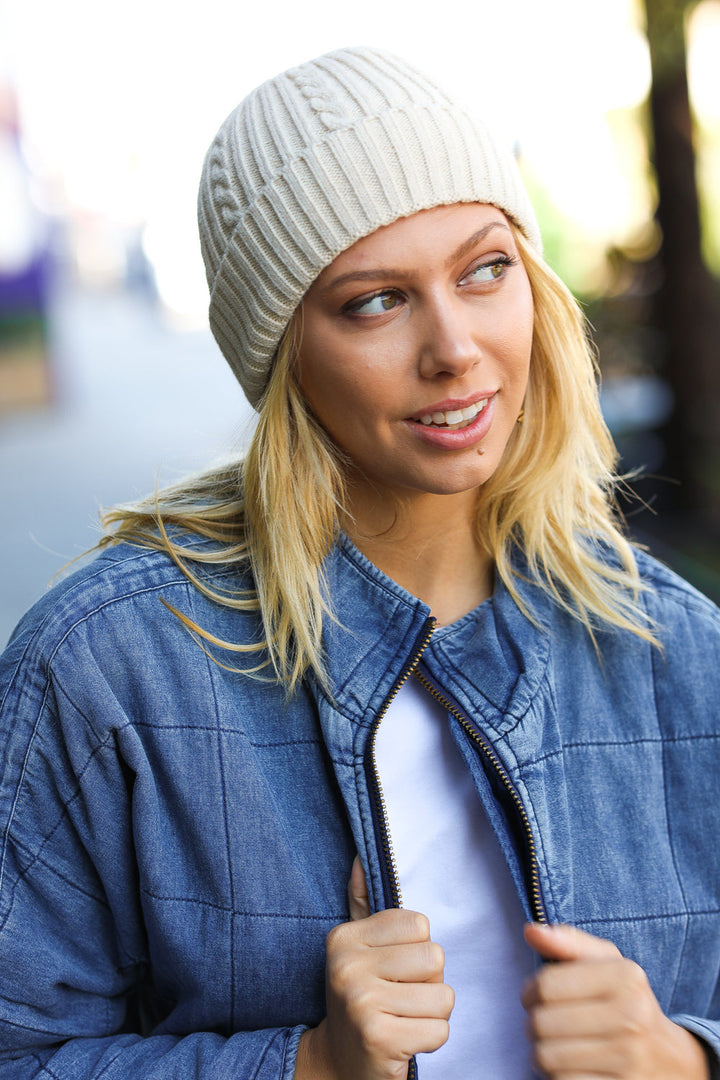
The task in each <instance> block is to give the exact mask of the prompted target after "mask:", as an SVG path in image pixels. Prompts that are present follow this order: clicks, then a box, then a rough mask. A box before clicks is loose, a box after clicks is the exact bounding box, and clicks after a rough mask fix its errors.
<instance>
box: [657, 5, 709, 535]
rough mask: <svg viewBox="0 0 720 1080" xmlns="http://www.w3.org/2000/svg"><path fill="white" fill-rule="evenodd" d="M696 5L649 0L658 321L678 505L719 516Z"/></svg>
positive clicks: (670, 464)
mask: <svg viewBox="0 0 720 1080" xmlns="http://www.w3.org/2000/svg"><path fill="white" fill-rule="evenodd" d="M694 6H695V4H694V3H693V2H692V0H645V12H646V19H647V36H648V41H649V44H650V57H651V64H652V89H651V92H650V109H651V118H652V128H653V136H654V152H653V163H654V166H655V172H656V177H657V187H658V197H659V201H658V206H657V211H656V219H657V221H658V224H659V225H660V229H661V231H662V248H661V251H660V261H661V264H662V285H661V287H660V291H659V293H658V296H657V301H658V303H657V311H656V320H655V321H656V323H657V325H658V328H659V329H660V331H661V333H662V336H663V338H664V341H665V347H666V353H665V358H664V373H665V375H666V377H667V378H668V380H669V382H670V384H671V386H672V389H673V392H674V394H675V401H676V407H675V414H674V416H673V419H672V421H671V422H670V425H669V429H668V431H667V432H666V436H667V449H668V461H667V466H666V472H667V473H668V474H669V475H671V476H673V477H675V478H677V479H678V480H680V482H681V484H680V487H679V488H678V489H677V490H676V493H675V497H674V503H675V509H678V510H695V511H699V512H701V513H704V512H709V514H710V516H711V517H712V518H714V519H715V520H716V521H717V522H718V523H720V419H719V410H720V311H719V310H718V300H717V296H718V293H717V286H716V285H715V283H714V281H713V279H712V277H711V275H710V273H709V271H708V270H707V268H706V267H705V265H704V263H703V258H702V253H701V245H700V215H699V209H698V196H697V187H696V182H695V153H694V147H693V132H692V117H691V112H690V101H689V95H688V83H687V66H686V49H685V29H684V23H685V16H686V14H687V12H688V11H689V10H690V9H691V8H692V7H694Z"/></svg>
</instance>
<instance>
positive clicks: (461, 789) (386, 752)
mask: <svg viewBox="0 0 720 1080" xmlns="http://www.w3.org/2000/svg"><path fill="white" fill-rule="evenodd" d="M449 722H450V721H449V718H448V716H447V713H446V712H445V710H444V709H443V708H442V706H441V705H440V704H439V703H438V702H436V701H435V699H434V698H433V697H431V695H430V694H428V693H427V692H426V691H425V690H423V688H422V687H421V686H420V685H419V684H418V683H417V682H416V680H414V679H412V678H411V679H409V680H408V681H407V682H406V683H405V685H404V686H403V687H402V689H401V690H400V692H399V693H398V694H397V696H396V697H395V699H394V701H393V702H392V704H391V705H390V708H389V709H388V711H387V713H386V715H385V716H384V717H383V720H382V722H381V724H380V727H379V729H378V734H377V740H376V755H377V758H376V760H377V767H378V774H379V777H380V783H381V786H382V790H383V795H384V797H385V804H386V810H387V815H388V824H389V828H390V837H391V841H392V846H393V851H394V855H395V862H396V867H397V871H398V878H399V882H400V889H401V893H402V900H403V907H405V908H408V909H410V910H413V911H421V912H423V914H425V915H427V917H428V919H429V920H430V933H431V936H432V939H433V941H437V942H438V943H439V944H440V945H442V947H443V949H444V950H445V982H446V983H448V985H449V986H451V987H452V988H453V990H454V991H455V1008H454V1010H453V1014H452V1016H451V1018H450V1038H449V1040H448V1042H447V1043H446V1044H445V1046H443V1047H441V1048H440V1049H439V1050H437V1051H436V1052H435V1053H434V1054H421V1055H420V1056H419V1059H418V1071H419V1073H420V1078H421V1080H434V1078H438V1080H449V1078H450V1077H456V1076H463V1077H467V1078H468V1080H528V1078H529V1077H531V1076H532V1075H533V1073H532V1069H531V1066H530V1057H529V1045H528V1042H527V1039H526V1037H525V1031H524V1024H525V1012H524V1010H523V1008H522V1005H521V1004H520V997H519V995H520V989H521V987H522V984H523V982H524V980H525V979H526V978H527V977H528V976H529V975H530V974H531V973H532V971H533V970H534V962H533V954H532V952H531V950H530V949H529V948H528V946H527V945H526V944H525V942H524V940H523V936H522V927H523V923H524V921H525V918H524V914H523V910H522V907H521V905H520V899H519V897H518V895H517V891H516V889H515V885H514V883H513V881H512V878H511V876H510V871H509V870H508V867H507V864H506V862H505V859H504V857H503V855H502V852H501V850H500V846H499V844H498V842H497V839H496V837H495V835H494V833H493V831H492V828H491V826H490V824H489V822H488V821H487V818H486V816H485V813H484V811H483V808H482V805H481V803H480V800H479V798H478V795H477V792H476V790H475V787H474V785H473V782H472V778H471V776H470V772H469V770H468V768H467V766H466V765H465V764H464V762H463V760H462V758H461V756H460V752H459V750H458V748H457V746H456V745H455V742H454V739H453V737H452V734H451V733H450V728H449Z"/></svg>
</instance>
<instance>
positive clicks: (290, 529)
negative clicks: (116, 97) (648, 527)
mask: <svg viewBox="0 0 720 1080" xmlns="http://www.w3.org/2000/svg"><path fill="white" fill-rule="evenodd" d="M200 230H201V237H202V241H203V254H204V257H205V262H206V266H207V271H208V280H209V284H210V289H211V307H210V316H211V325H212V327H213V331H214V333H215V336H216V338H217V340H218V342H219V344H220V346H221V348H222V350H223V352H224V354H225V356H226V358H227V359H228V361H229V362H230V364H231V365H232V367H233V369H234V370H235V372H236V374H237V376H238V378H239V380H240V382H241V383H242V385H243V387H244V389H245V391H246V393H247V395H248V397H249V399H250V400H251V402H252V403H253V404H254V405H256V406H257V408H258V412H259V418H258V426H257V430H256V433H255V436H254V439H253V442H252V445H251V447H250V449H249V452H248V454H247V457H246V459H245V461H244V462H242V463H240V464H237V463H236V464H234V465H231V466H227V467H225V468H221V469H216V470H215V471H213V472H210V473H207V474H204V475H202V476H199V477H196V478H194V479H192V480H189V481H187V482H186V483H184V484H181V485H179V486H178V487H176V488H174V489H170V490H168V491H165V492H162V493H160V495H159V496H157V498H156V499H151V500H148V502H147V503H145V504H143V505H141V506H139V507H134V508H126V509H119V510H116V511H114V512H112V513H111V514H109V515H107V524H108V525H109V526H114V531H112V532H111V533H110V534H109V535H108V538H107V541H106V543H105V545H104V550H103V552H102V553H101V555H100V556H99V557H98V558H97V559H96V560H95V561H94V562H92V563H91V564H90V565H89V566H88V567H86V568H85V569H83V570H81V571H79V572H78V573H76V574H75V575H73V576H72V577H70V578H69V579H68V580H67V581H66V582H64V583H63V584H62V585H60V586H59V587H57V588H56V589H55V590H53V591H52V592H51V593H50V594H48V596H47V597H46V598H45V599H44V600H43V601H42V602H41V603H40V604H39V605H38V606H37V608H36V610H35V611H34V612H32V613H31V614H30V615H29V616H28V617H27V618H26V620H24V621H23V623H21V625H20V627H19V628H18V630H17V632H16V634H15V636H14V638H13V641H12V643H11V645H10V647H9V649H8V652H7V654H6V657H5V659H4V667H3V686H4V690H3V695H4V696H3V731H4V759H5V761H6V766H5V773H4V778H3V785H2V816H3V838H4V846H3V861H2V880H1V881H0V904H1V905H2V906H1V908H0V954H1V955H2V964H0V1003H1V1005H0V1015H1V1017H2V1024H3V1029H2V1030H3V1034H2V1043H1V1044H0V1045H1V1046H2V1051H1V1054H2V1056H0V1061H2V1063H3V1076H7V1077H8V1078H9V1080H12V1078H15V1077H23V1078H26V1077H40V1076H45V1077H54V1078H55V1080H89V1078H91V1077H93V1078H95V1077H101V1076H102V1077H103V1080H113V1078H116V1077H117V1078H122V1080H134V1078H138V1080H139V1078H143V1080H146V1078H152V1080H175V1078H180V1077H182V1078H183V1080H191V1078H193V1077H197V1078H203V1080H204V1078H210V1077H213V1078H225V1077H227V1078H228V1080H229V1078H232V1080H236V1078H238V1077H250V1076H252V1077H256V1078H258V1080H270V1078H279V1077H292V1076H294V1077H296V1078H298V1080H306V1078H309V1077H313V1078H333V1080H334V1078H339V1077H343V1078H344V1077H354V1078H355V1077H357V1078H360V1080H381V1078H382V1080H398V1078H400V1077H403V1078H404V1077H405V1076H406V1075H408V1074H410V1075H418V1074H420V1075H422V1076H423V1077H424V1078H427V1077H433V1076H434V1077H437V1076H442V1077H449V1076H455V1075H466V1076H472V1077H478V1078H483V1077H492V1078H498V1077H500V1078H504V1080H505V1078H506V1080H511V1078H512V1080H520V1078H523V1080H524V1078H527V1077H528V1076H529V1075H530V1073H531V1069H532V1068H533V1066H532V1065H531V1061H534V1063H535V1066H534V1067H536V1068H537V1069H539V1070H542V1073H543V1075H545V1076H548V1077H551V1078H558V1080H560V1078H564V1080H569V1078H579V1077H583V1078H586V1077H600V1076H602V1077H607V1076H612V1077H619V1078H625V1080H630V1078H633V1080H637V1078H640V1077H643V1078H650V1077H652V1078H653V1080H662V1078H663V1077H665V1078H670V1077H673V1078H679V1077H686V1078H701V1077H702V1078H707V1077H710V1076H711V1075H715V1072H716V1071H717V1069H718V1068H719V1067H720V1064H719V1063H720V1057H719V1056H718V1054H719V1053H720V1024H719V1023H718V1021H717V1019H715V1020H714V1019H711V1018H712V1017H717V1015H718V1000H717V998H718V985H717V984H718V979H717V973H718V970H719V969H720V918H719V917H718V881H720V877H719V875H718V856H717V854H716V848H717V845H716V844H715V843H714V842H713V841H714V836H715V835H716V834H717V832H718V829H720V815H719V811H718V808H717V806H716V802H715V801H714V800H713V799H712V798H711V797H709V793H710V792H711V791H712V785H713V782H714V778H715V775H716V767H717V765H716V763H717V753H716V748H717V741H718V733H719V728H720V725H719V724H718V716H717V706H716V705H715V698H716V695H715V693H714V685H713V684H714V676H713V673H714V671H715V670H716V669H717V666H718V661H719V660H720V644H719V643H720V635H719V634H718V613H717V611H716V610H715V608H714V607H713V606H712V605H711V604H710V603H709V602H708V601H706V600H705V599H704V598H702V597H700V596H699V595H698V594H697V593H695V592H694V591H693V590H692V589H691V588H690V587H689V586H687V585H685V584H684V583H683V582H681V581H679V580H678V579H677V578H675V577H674V576H673V575H672V574H670V573H669V572H668V571H667V570H665V569H664V568H662V567H660V566H659V565H657V564H656V563H655V562H653V561H652V560H651V559H650V558H648V557H647V556H645V555H643V554H642V553H640V552H636V551H634V550H632V549H631V548H630V546H629V545H628V544H627V542H626V541H625V540H624V538H623V536H622V534H621V532H620V530H619V528H618V526H617V524H616V521H615V519H614V516H613V511H612V505H611V493H612V479H613V478H612V466H613V462H614V451H613V447H612V444H611V442H610V439H609V436H608V434H607V432H606V430H605V428H604V426H603V423H602V420H601V417H600V413H599V409H598V403H597V395H596V391H595V378H594V368H593V362H592V356H591V353H590V350H589V347H588V344H587V342H586V338H585V330H584V324H583V320H582V317H581V315H580V314H579V313H578V310H577V308H576V306H575V304H574V302H573V301H572V298H571V297H570V295H569V294H568V292H567V290H566V289H565V288H564V287H563V286H562V285H561V284H560V283H559V282H558V281H557V279H556V278H555V277H554V276H553V275H552V273H551V272H550V271H549V270H548V268H547V267H546V266H545V264H544V263H543V262H542V258H541V256H540V250H539V249H540V239H539V235H538V231H537V225H536V222H535V219H534V216H533V212H532V209H531V208H530V205H529V203H528V201H527V197H526V195H525V193H524V191H523V189H522V186H521V183H520V181H519V178H518V176H517V173H516V171H515V168H514V165H513V162H512V161H511V160H510V159H509V158H508V157H506V156H505V155H504V154H503V152H502V151H501V150H500V149H499V148H498V147H497V145H496V144H495V143H494V142H493V140H492V139H491V138H490V136H489V135H488V134H487V132H486V131H485V130H484V129H482V128H481V127H479V126H478V125H476V124H473V123H471V122H470V121H469V120H468V118H467V117H466V116H465V115H464V114H463V113H462V112H461V111H460V110H459V109H458V108H457V107H456V106H455V105H453V103H452V102H451V101H449V100H448V99H447V98H446V97H445V96H444V95H443V94H442V93H441V92H440V91H439V90H438V89H437V88H436V87H435V86H434V85H433V84H432V83H430V82H428V80H426V79H425V78H424V77H423V76H422V75H420V74H418V73H417V72H416V71H414V70H413V69H411V68H409V67H407V66H406V65H405V64H404V63H402V62H401V61H399V60H397V59H395V58H393V57H389V56H387V55H385V54H383V53H379V52H376V51H374V50H368V49H348V50H341V51H339V52H336V53H333V54H330V55H328V56H325V57H321V58H320V59H318V60H316V61H313V62H311V63H308V64H305V65H303V66H301V67H299V68H295V69H293V70H291V71H290V72H286V73H284V74H283V75H281V76H278V77H277V78H276V79H274V80H271V81H270V82H269V83H266V84H265V85H264V86H262V87H260V88H259V89H258V90H257V91H255V92H254V93H253V94H251V95H250V96H249V98H248V99H246V101H245V102H244V103H243V104H242V105H241V106H240V107H239V108H238V109H237V110H236V111H235V112H234V113H233V114H231V116H230V117H229V118H228V120H227V121H226V122H225V124H224V125H223V127H222V128H221V129H220V132H219V133H218V136H217V137H216V139H215V142H214V143H213V146H212V147H211V149H210V151H209V154H208V157H207V160H206V165H205V170H204V174H203V179H202V183H201V190H200ZM699 792H700V793H702V796H701V797H700V798H698V794H697V793H699ZM348 880H349V891H347V892H346V889H348ZM428 917H429V918H428ZM524 924H527V925H525V926H524ZM566 924H571V925H566ZM523 927H524V929H523ZM541 960H552V961H555V963H552V964H547V965H543V964H541V963H540V962H539V961H541ZM418 1055H419V1056H418Z"/></svg>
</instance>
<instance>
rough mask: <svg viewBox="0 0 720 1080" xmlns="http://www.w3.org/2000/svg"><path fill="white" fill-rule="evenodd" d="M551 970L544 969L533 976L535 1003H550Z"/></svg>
mask: <svg viewBox="0 0 720 1080" xmlns="http://www.w3.org/2000/svg"><path fill="white" fill-rule="evenodd" d="M553 982H554V980H553V977H552V968H548V967H544V968H543V969H542V971H539V972H538V973H537V975H536V976H535V997H536V999H537V1001H539V1002H543V1003H546V1002H548V1001H552V996H553V995H552V987H553Z"/></svg>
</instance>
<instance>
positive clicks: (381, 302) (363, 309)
mask: <svg viewBox="0 0 720 1080" xmlns="http://www.w3.org/2000/svg"><path fill="white" fill-rule="evenodd" d="M399 304H400V296H399V295H398V294H397V293H396V292H390V291H386V292H377V293H374V294H373V295H372V296H366V297H364V298H361V299H360V300H351V301H350V303H349V304H345V307H344V309H343V310H344V311H347V312H349V313H350V314H351V315H383V314H384V313H385V312H386V311H392V310H393V308H395V307H398V306H399Z"/></svg>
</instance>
